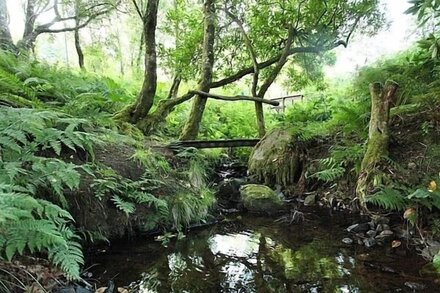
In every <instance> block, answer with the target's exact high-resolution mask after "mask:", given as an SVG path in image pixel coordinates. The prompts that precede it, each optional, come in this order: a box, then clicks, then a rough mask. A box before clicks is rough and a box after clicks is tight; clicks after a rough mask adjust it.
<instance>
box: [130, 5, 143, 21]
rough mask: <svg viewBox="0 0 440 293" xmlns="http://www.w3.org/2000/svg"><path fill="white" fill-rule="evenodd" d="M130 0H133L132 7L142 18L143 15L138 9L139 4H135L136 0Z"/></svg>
mask: <svg viewBox="0 0 440 293" xmlns="http://www.w3.org/2000/svg"><path fill="white" fill-rule="evenodd" d="M131 2H133V5H134V8H135V9H136V12H137V14H138V15H139V17H140V18H141V19H142V20H143V19H144V15H143V14H142V12H141V10H140V9H139V5H138V4H137V2H136V0H131Z"/></svg>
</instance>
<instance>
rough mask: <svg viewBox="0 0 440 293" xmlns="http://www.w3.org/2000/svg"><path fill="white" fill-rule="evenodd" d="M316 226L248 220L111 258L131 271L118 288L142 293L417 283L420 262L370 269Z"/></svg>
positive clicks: (361, 288) (387, 287) (336, 233)
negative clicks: (412, 280)
mask: <svg viewBox="0 0 440 293" xmlns="http://www.w3.org/2000/svg"><path fill="white" fill-rule="evenodd" d="M316 227H321V226H320V225H310V226H307V225H306V226H302V227H298V226H296V227H286V226H280V225H278V224H275V223H274V222H273V221H272V220H270V219H255V218H245V219H244V220H243V221H242V222H238V223H237V224H234V225H228V226H222V225H219V226H217V227H214V228H213V229H211V230H205V231H201V232H198V233H194V234H192V235H188V236H187V237H186V238H185V239H183V240H180V241H177V242H175V243H172V244H171V245H170V247H168V248H163V247H161V246H160V244H159V243H149V244H148V246H145V243H143V244H139V248H136V247H135V248H133V243H131V245H130V248H129V249H127V250H124V251H123V252H121V253H120V254H114V253H113V254H111V253H110V254H109V255H107V256H109V257H111V260H112V263H113V264H115V263H119V264H121V265H122V264H123V265H125V266H126V267H124V268H121V267H119V268H118V269H119V271H118V272H117V273H119V274H120V275H119V276H118V277H117V278H116V281H117V282H118V284H121V283H122V282H123V284H128V283H129V282H132V281H135V282H137V284H138V287H137V288H138V290H139V292H378V291H379V292H384V291H391V290H393V291H394V290H395V289H399V288H404V282H405V281H406V278H410V277H411V275H414V276H415V277H417V274H418V269H417V268H416V265H415V263H414V260H415V259H417V260H419V258H417V257H416V256H411V257H407V258H399V259H398V261H397V262H396V258H389V259H391V260H392V262H391V263H390V264H387V265H390V266H393V265H395V266H397V267H398V269H396V270H397V271H399V270H400V271H402V275H399V274H389V273H388V274H387V273H384V272H381V271H380V270H373V271H371V270H370V271H369V270H368V268H366V267H365V266H364V265H363V261H357V260H356V255H357V254H358V253H361V252H362V251H360V252H358V251H356V248H354V247H341V244H340V239H342V238H343V237H344V235H343V234H341V233H343V232H342V231H343V230H342V229H341V228H340V227H338V226H336V227H335V229H334V230H332V229H331V228H329V227H330V226H329V227H323V228H319V229H317V228H316ZM142 247H143V248H142ZM121 249H122V250H123V248H122V247H121ZM142 249H143V250H142ZM124 253H125V254H124ZM132 253H137V254H140V255H143V257H133V255H131V254H132ZM372 253H373V252H372ZM374 253H377V255H376V256H374V255H373V259H376V260H379V262H383V261H384V258H381V256H380V255H381V254H386V250H385V249H378V250H377V251H375V252H374ZM119 256H121V259H118V257H119ZM414 257H416V258H414ZM127 259H130V261H129V262H127V261H126V260H127ZM105 260H106V259H105V258H101V261H100V260H99V259H98V260H95V262H101V263H104V266H105V268H106V271H105V273H101V276H102V279H103V280H105V278H106V277H105V276H107V277H110V276H111V277H113V276H114V275H115V274H116V273H115V272H112V271H111V268H109V266H106V265H105ZM393 262H396V263H393ZM416 263H417V262H416ZM419 264H420V262H419ZM114 268H116V267H114ZM121 270H122V271H123V272H122V273H121V272H120V271H121ZM97 274H98V275H99V274H100V273H99V272H97ZM106 274H107V275H106ZM403 274H405V277H403ZM418 278H419V279H420V277H418ZM425 281H426V282H427V283H428V287H429V286H430V283H429V280H425Z"/></svg>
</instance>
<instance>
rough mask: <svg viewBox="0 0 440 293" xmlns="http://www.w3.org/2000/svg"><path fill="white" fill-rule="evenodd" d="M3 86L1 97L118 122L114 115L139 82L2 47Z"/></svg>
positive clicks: (108, 122) (0, 76) (107, 122)
mask: <svg viewBox="0 0 440 293" xmlns="http://www.w3.org/2000/svg"><path fill="white" fill-rule="evenodd" d="M0 86H1V88H2V94H1V95H0V101H3V100H6V101H8V100H10V99H11V98H8V97H10V96H11V95H13V96H17V97H19V98H21V99H24V100H25V101H30V102H31V104H30V105H32V106H33V107H36V108H41V107H43V106H44V107H50V106H53V107H56V108H57V110H58V111H63V112H65V113H67V114H70V115H74V116H76V117H81V118H86V119H89V120H90V121H92V122H94V123H96V124H100V125H114V122H113V121H112V119H111V116H112V115H113V114H114V113H115V112H116V111H118V110H120V109H121V108H122V107H123V105H125V104H126V103H128V102H129V101H131V99H133V97H134V96H135V91H134V86H135V84H127V83H124V82H123V81H121V80H119V81H118V82H116V81H115V80H113V79H111V78H108V77H98V76H94V75H92V74H87V73H85V72H74V71H72V70H68V69H65V68H60V67H56V66H53V65H48V64H46V63H43V62H38V61H32V60H29V59H27V58H26V57H23V56H22V57H18V58H17V57H16V56H14V55H12V54H9V53H6V52H2V51H0ZM43 102H44V104H43ZM26 106H28V105H26Z"/></svg>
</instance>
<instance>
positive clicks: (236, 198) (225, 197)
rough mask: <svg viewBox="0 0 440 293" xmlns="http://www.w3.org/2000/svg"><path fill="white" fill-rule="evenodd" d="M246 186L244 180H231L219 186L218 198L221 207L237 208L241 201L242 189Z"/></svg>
mask: <svg viewBox="0 0 440 293" xmlns="http://www.w3.org/2000/svg"><path fill="white" fill-rule="evenodd" d="M244 184H246V181H245V180H243V179H236V178H233V179H229V180H225V181H223V182H221V183H220V184H219V186H218V191H217V193H216V198H217V201H218V204H219V205H220V206H223V207H226V208H236V207H237V205H238V203H239V202H240V201H241V199H240V187H241V186H242V185H244Z"/></svg>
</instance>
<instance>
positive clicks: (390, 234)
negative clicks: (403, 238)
mask: <svg viewBox="0 0 440 293" xmlns="http://www.w3.org/2000/svg"><path fill="white" fill-rule="evenodd" d="M380 235H382V236H393V235H394V232H393V231H391V230H388V229H387V230H383V231H382V232H380Z"/></svg>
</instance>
